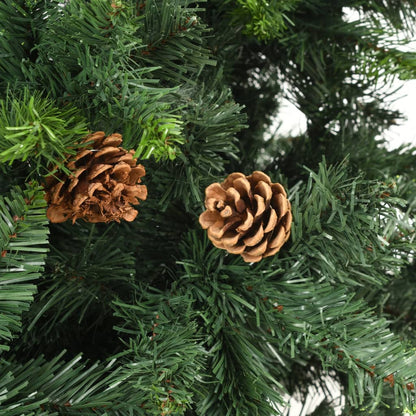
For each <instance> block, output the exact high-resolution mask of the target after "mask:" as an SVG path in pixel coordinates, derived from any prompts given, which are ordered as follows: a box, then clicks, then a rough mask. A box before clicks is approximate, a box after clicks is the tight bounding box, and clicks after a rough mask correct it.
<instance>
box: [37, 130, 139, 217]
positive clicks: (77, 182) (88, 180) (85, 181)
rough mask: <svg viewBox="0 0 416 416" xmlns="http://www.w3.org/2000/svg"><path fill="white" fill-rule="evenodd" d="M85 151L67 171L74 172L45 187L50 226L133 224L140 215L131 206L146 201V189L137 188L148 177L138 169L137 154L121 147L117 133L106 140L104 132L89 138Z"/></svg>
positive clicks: (55, 177)
mask: <svg viewBox="0 0 416 416" xmlns="http://www.w3.org/2000/svg"><path fill="white" fill-rule="evenodd" d="M90 141H92V142H93V143H92V145H89V146H87V147H84V148H82V149H81V150H80V151H79V152H78V153H77V155H76V156H75V158H74V159H73V160H71V161H70V162H69V163H68V164H67V165H66V167H67V168H68V169H69V170H70V171H71V172H72V175H70V176H67V175H66V174H65V173H63V172H59V173H57V174H56V175H55V176H52V175H51V176H49V177H48V179H47V182H46V185H45V189H46V200H47V202H48V204H49V208H48V210H47V216H48V218H49V219H50V221H51V222H64V221H66V220H68V219H72V222H73V223H74V222H75V221H76V220H77V219H78V218H82V219H84V220H85V221H88V222H109V221H117V222H120V220H121V219H124V220H126V221H133V220H134V219H135V218H136V216H137V211H136V210H135V209H134V208H133V207H132V206H131V204H135V205H136V204H138V203H139V199H141V200H145V199H146V197H147V188H146V186H145V185H138V183H140V182H141V180H140V178H141V177H142V176H144V175H145V169H144V167H143V166H142V165H136V159H134V158H133V154H134V151H133V150H130V151H127V150H125V149H123V148H122V147H119V145H120V144H121V142H122V141H123V139H122V136H121V135H120V134H118V133H114V134H111V135H110V136H108V137H106V136H105V133H104V132H102V131H98V132H95V133H93V134H90V135H89V136H87V137H86V138H85V140H84V142H90Z"/></svg>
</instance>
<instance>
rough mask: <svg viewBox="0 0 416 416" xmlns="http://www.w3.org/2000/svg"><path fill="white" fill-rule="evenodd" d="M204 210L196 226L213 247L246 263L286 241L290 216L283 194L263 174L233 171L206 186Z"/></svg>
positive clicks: (287, 201) (284, 192)
mask: <svg viewBox="0 0 416 416" xmlns="http://www.w3.org/2000/svg"><path fill="white" fill-rule="evenodd" d="M205 207H206V208H207V210H206V211H204V212H203V213H202V214H201V215H200V217H199V223H200V224H201V226H202V228H204V229H208V237H209V239H210V240H211V241H212V243H213V244H214V246H216V247H218V248H222V249H225V250H227V251H228V252H229V253H232V254H240V255H241V256H242V257H243V259H244V261H246V262H258V261H260V260H261V259H262V258H263V257H268V256H272V255H274V254H276V253H277V252H278V251H279V250H280V248H281V247H282V245H283V244H284V243H285V242H286V241H287V240H288V238H289V235H290V226H291V224H292V213H291V211H290V209H291V205H290V202H289V200H288V199H287V195H286V191H285V190H284V188H283V186H282V185H280V184H279V183H271V180H270V178H269V177H268V176H267V175H266V174H264V173H263V172H259V171H256V172H253V173H252V174H251V175H250V176H245V175H244V174H242V173H239V172H236V173H232V174H230V175H229V176H228V177H227V178H226V179H225V181H224V182H223V183H221V184H219V183H213V184H211V185H209V186H208V187H207V188H206V190H205Z"/></svg>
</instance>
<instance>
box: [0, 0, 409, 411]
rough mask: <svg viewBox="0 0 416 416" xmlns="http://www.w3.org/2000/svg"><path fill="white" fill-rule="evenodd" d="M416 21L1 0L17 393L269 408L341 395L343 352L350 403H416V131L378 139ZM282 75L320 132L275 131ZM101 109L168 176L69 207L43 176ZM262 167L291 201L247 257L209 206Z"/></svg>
mask: <svg viewBox="0 0 416 416" xmlns="http://www.w3.org/2000/svg"><path fill="white" fill-rule="evenodd" d="M348 10H352V11H356V12H358V13H359V18H357V20H354V21H350V20H348V19H346V13H347V11H348ZM415 21H416V4H415V3H414V2H413V1H410V0H409V1H404V0H400V1H398V0H367V1H362V0H336V1H325V0H291V1H280V0H271V1H269V2H265V1H263V0H235V1H234V0H206V1H197V2H193V1H190V0H146V1H144V0H114V1H110V0H108V1H107V0H105V1H103V0H90V1H81V0H69V1H64V2H62V1H58V0H48V1H46V0H4V1H2V2H1V3H0V190H1V194H2V196H1V197H0V242H1V247H0V248H1V250H0V251H1V257H0V354H1V356H0V391H1V394H0V415H4V416H35V415H36V416H58V415H74V416H75V415H83V416H89V415H91V416H92V415H102V416H133V415H146V416H147V415H163V416H166V415H183V416H193V415H195V416H197V415H198V416H234V415H235V416H245V415H247V416H255V415H258V416H273V415H279V414H281V413H280V412H281V411H279V410H278V409H277V405H280V408H281V409H284V407H285V405H286V401H287V399H288V397H290V396H293V397H297V398H299V399H300V400H301V401H302V400H304V399H305V397H306V395H307V392H308V387H309V386H311V385H316V384H321V386H322V387H323V389H324V391H325V392H326V400H325V401H323V402H322V403H321V404H320V406H319V407H318V408H317V409H316V410H315V411H314V413H313V414H314V415H316V416H318V415H331V414H334V408H335V406H336V405H337V404H338V402H337V400H334V398H333V397H332V396H331V392H329V391H328V390H326V388H325V383H324V380H325V377H326V376H327V375H328V374H329V375H330V377H331V378H332V379H333V380H335V381H337V382H338V383H339V385H340V389H341V391H340V395H342V396H344V398H345V405H344V406H343V407H344V408H343V415H345V416H347V415H368V414H376V415H389V416H395V415H402V414H403V412H404V411H405V410H406V411H407V412H409V413H411V414H415V413H416V407H415V406H416V404H415V389H414V384H416V349H415V347H416V328H415V322H416V308H415V302H414V297H415V262H414V250H415V219H414V216H415V211H416V184H415V179H416V172H415V163H414V162H415V149H414V148H412V147H410V146H407V147H406V146H403V147H401V148H399V149H396V150H392V151H390V150H387V148H386V146H385V143H383V140H382V139H380V134H382V133H383V132H384V131H385V130H386V129H387V128H389V127H390V126H392V125H395V124H397V123H398V122H399V121H400V117H401V115H400V114H399V113H398V112H396V111H392V110H391V109H390V108H389V101H388V100H389V94H388V93H387V92H384V91H385V89H383V88H381V87H382V86H383V85H384V84H385V83H387V82H390V81H391V80H393V79H396V78H397V77H399V78H401V79H414V78H415V76H416V65H415V62H416V60H415V56H414V54H413V53H410V52H403V48H402V46H403V45H405V44H406V42H407V40H409V39H411V38H412V36H414V32H413V28H414V26H415ZM398 33H400V34H401V36H402V37H403V39H404V40H403V41H402V44H403V45H398V44H397V42H396V41H393V40H392V36H397V34H398ZM283 97H285V98H288V99H289V100H290V101H291V102H292V103H294V104H295V105H296V106H297V107H298V108H299V109H300V110H301V111H302V112H303V113H304V114H305V116H306V118H307V131H306V132H305V133H304V134H302V135H300V136H297V137H291V136H289V137H283V136H281V135H279V134H273V135H272V137H271V138H270V139H267V140H266V139H265V137H267V135H266V133H267V131H268V129H269V127H270V125H271V124H272V121H273V119H274V117H275V116H276V114H278V111H279V103H280V102H281V100H282V98H283ZM96 130H104V131H105V132H106V133H107V134H111V133H113V132H118V133H121V134H122V135H123V147H124V148H126V149H129V150H130V149H133V150H134V151H135V156H136V157H137V158H139V160H140V163H142V164H144V165H145V167H146V171H147V174H146V176H145V178H144V183H145V184H146V186H147V188H148V191H149V196H148V199H147V200H146V201H144V202H143V203H142V204H141V205H140V206H139V208H138V209H139V215H138V217H137V219H136V220H135V221H134V222H132V223H121V224H90V223H86V222H83V221H78V222H77V223H76V224H70V223H63V224H50V223H49V222H48V220H47V218H46V214H45V213H46V208H47V207H46V202H45V200H44V191H43V186H42V184H43V183H44V181H45V178H46V177H47V175H49V174H50V172H51V170H52V171H53V170H54V169H65V162H66V159H67V158H68V157H69V156H70V155H71V154H74V153H75V152H76V151H77V150H78V149H79V147H80V146H81V145H80V144H79V143H80V141H81V139H82V138H83V137H84V136H85V135H86V134H87V133H88V132H91V131H96ZM253 170H262V171H264V172H266V173H267V174H269V175H270V176H271V178H272V180H273V181H274V182H280V183H282V184H283V185H284V186H285V188H286V189H287V190H288V194H289V198H290V200H291V204H292V210H293V217H294V222H293V226H292V232H291V238H290V240H289V241H288V242H287V244H286V245H285V246H284V247H283V248H282V250H281V251H280V252H279V253H278V254H277V255H276V256H274V257H272V258H267V259H264V260H263V261H262V262H260V263H257V264H247V263H244V262H243V260H242V259H241V258H240V257H239V256H234V255H230V254H227V253H226V252H224V251H222V250H218V249H216V248H215V247H213V246H212V244H211V243H210V242H209V240H208V239H207V237H206V235H205V232H204V231H203V230H202V229H201V228H200V226H199V224H198V216H199V215H200V213H201V212H202V211H203V210H204V189H205V187H206V186H207V185H209V184H211V183H213V182H221V181H222V180H223V179H224V178H225V177H226V176H227V175H228V174H229V173H231V172H235V171H241V172H244V173H245V174H247V175H248V174H250V173H251V172H252V171H253ZM392 379H394V383H391V382H390V381H391V380H392ZM282 411H283V410H282Z"/></svg>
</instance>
